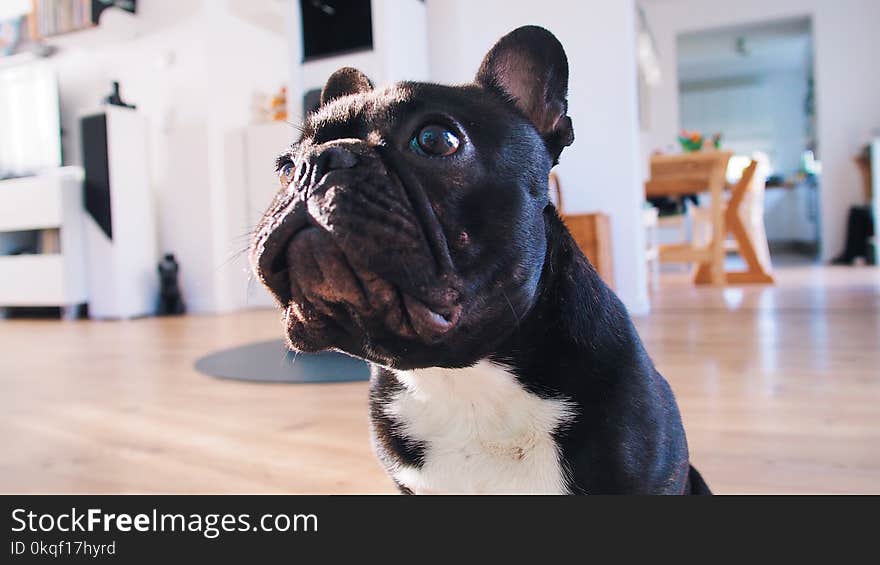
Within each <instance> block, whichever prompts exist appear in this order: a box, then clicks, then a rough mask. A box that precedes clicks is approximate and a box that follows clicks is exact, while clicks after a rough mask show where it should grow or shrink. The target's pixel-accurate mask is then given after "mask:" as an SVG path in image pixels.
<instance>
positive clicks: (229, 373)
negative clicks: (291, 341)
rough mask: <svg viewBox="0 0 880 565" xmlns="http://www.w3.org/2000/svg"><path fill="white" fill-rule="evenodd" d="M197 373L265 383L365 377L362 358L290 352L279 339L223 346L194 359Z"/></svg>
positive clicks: (366, 370)
mask: <svg viewBox="0 0 880 565" xmlns="http://www.w3.org/2000/svg"><path fill="white" fill-rule="evenodd" d="M195 367H196V370H197V371H199V372H200V373H204V374H206V375H210V376H212V377H219V378H221V379H236V380H242V381H256V382H266V383H342V382H352V381H366V380H369V378H370V369H369V367H368V366H367V364H366V363H365V362H364V361H361V360H360V359H355V358H354V357H349V356H348V355H344V354H342V353H335V352H324V353H294V352H292V351H289V350H288V349H287V347H286V346H285V344H284V341H282V340H280V339H277V340H275V339H273V340H271V341H260V342H257V343H249V344H247V345H240V346H238V347H232V348H230V349H223V350H221V351H217V352H215V353H211V354H209V355H206V356H204V357H202V358H201V359H199V360H197V361H196V365H195Z"/></svg>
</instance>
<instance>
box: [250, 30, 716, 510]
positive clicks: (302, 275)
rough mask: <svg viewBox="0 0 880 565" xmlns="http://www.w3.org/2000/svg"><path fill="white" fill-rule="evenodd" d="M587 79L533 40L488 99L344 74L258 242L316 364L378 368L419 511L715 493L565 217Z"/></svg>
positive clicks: (500, 62)
mask: <svg viewBox="0 0 880 565" xmlns="http://www.w3.org/2000/svg"><path fill="white" fill-rule="evenodd" d="M567 85H568V61H567V59H566V56H565V52H564V50H563V48H562V45H560V43H559V41H558V40H557V39H556V38H555V37H554V36H553V35H552V34H551V33H550V32H548V31H547V30H545V29H542V28H539V27H532V26H529V27H522V28H519V29H517V30H514V31H513V32H511V33H509V34H508V35H506V36H504V37H503V38H501V39H500V40H499V41H498V43H497V44H496V45H495V46H494V47H493V48H492V50H491V51H490V52H489V53H488V54H487V55H486V58H485V59H484V61H483V63H482V65H481V67H480V69H479V72H478V73H477V76H476V79H475V81H474V83H473V84H467V85H463V86H455V87H451V86H441V85H436V84H424V83H412V82H402V83H398V84H395V85H393V86H389V87H387V88H384V89H380V90H375V89H373V86H372V84H371V83H370V81H369V80H368V79H367V78H366V77H365V76H364V75H363V74H361V73H360V72H359V71H357V70H355V69H351V68H344V69H340V70H339V71H337V72H336V73H334V74H333V75H332V76H331V77H330V79H329V80H328V81H327V84H326V85H325V86H324V89H323V91H322V94H321V105H320V107H319V109H318V110H317V111H316V112H315V113H313V114H312V115H310V116H309V117H308V119H307V121H306V124H305V126H304V129H303V132H302V138H301V139H300V140H299V141H298V142H296V143H295V144H293V146H292V147H291V148H290V149H289V150H288V151H286V152H285V153H284V154H283V155H281V157H280V158H279V159H278V163H277V165H278V171H279V175H280V178H281V189H280V191H279V192H278V194H277V196H276V198H275V200H274V202H273V203H272V205H271V206H270V208H269V210H268V211H267V212H266V214H265V216H264V218H263V219H262V221H261V222H260V225H259V226H258V228H257V231H256V235H255V239H254V242H253V245H252V250H251V260H252V263H253V265H254V270H255V272H256V274H257V276H258V277H259V278H260V280H261V281H262V282H263V283H264V284H265V285H266V286H267V287H268V288H269V289H270V291H271V292H272V293H273V294H274V296H275V298H276V299H277V301H278V302H279V304H280V305H281V306H282V307H283V308H284V322H285V325H286V332H287V337H288V340H289V344H290V346H291V347H292V348H294V349H297V350H300V351H319V350H324V349H337V350H341V351H344V352H346V353H349V354H351V355H355V356H358V357H362V358H364V359H366V360H368V361H369V362H370V363H371V364H372V367H373V375H372V382H371V416H372V431H373V440H374V445H375V448H376V451H377V453H378V455H379V458H380V459H381V461H382V463H383V464H384V465H385V467H386V469H387V471H388V472H389V474H390V475H391V477H392V478H393V479H394V481H395V482H396V484H397V485H398V487H399V488H400V490H401V491H402V492H405V493H432V492H434V493H436V492H521V493H572V494H600V493H633V494H702V493H706V494H708V493H709V489H708V487H707V486H706V484H705V482H704V481H703V480H702V478H701V477H700V475H699V473H698V472H697V471H696V470H695V469H694V468H693V467H692V466H691V465H690V463H689V460H688V449H687V442H686V439H685V434H684V430H683V428H682V424H681V419H680V416H679V412H678V408H677V406H676V403H675V399H674V397H673V394H672V391H671V390H670V388H669V385H668V384H667V383H666V381H665V380H664V379H663V377H662V376H661V375H660V374H659V373H658V372H657V370H656V369H655V368H654V365H653V364H652V362H651V359H650V358H649V357H648V355H647V353H646V352H645V349H644V347H643V346H642V343H641V341H640V340H639V337H638V335H637V334H636V331H635V329H634V327H633V325H632V322H631V321H630V319H629V317H628V315H627V312H626V310H625V309H624V307H623V305H622V304H621V303H620V301H619V300H618V298H617V297H616V296H615V295H614V293H613V292H612V291H611V290H610V289H609V288H608V287H607V286H605V284H604V283H603V282H602V280H601V279H600V278H599V276H598V275H597V274H596V272H595V271H594V270H593V268H592V266H591V265H590V263H589V262H588V261H587V259H586V258H585V257H584V255H583V254H582V253H581V251H580V250H579V249H578V247H577V246H576V244H575V243H574V241H573V240H572V238H571V236H570V234H569V232H568V230H567V229H566V228H565V226H564V225H563V223H562V221H561V220H560V218H559V216H558V214H557V212H556V209H555V208H554V206H553V205H552V204H551V203H550V201H549V199H548V174H549V172H550V169H551V167H553V165H555V164H556V162H557V160H558V158H559V155H560V153H561V152H562V150H563V148H564V147H566V146H568V145H570V144H571V143H572V142H573V140H574V134H573V131H572V124H571V119H570V118H569V117H568V116H567V115H566V112H567V105H568V104H567V100H566V93H567Z"/></svg>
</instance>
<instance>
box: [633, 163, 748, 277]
mask: <svg viewBox="0 0 880 565" xmlns="http://www.w3.org/2000/svg"><path fill="white" fill-rule="evenodd" d="M732 156H733V153H731V152H729V151H698V152H695V153H682V154H677V155H654V156H652V157H651V178H650V180H648V181H647V182H645V196H646V197H653V196H683V195H688V194H697V193H700V192H703V191H706V190H708V191H709V193H710V195H711V197H712V200H711V207H710V213H711V217H712V220H713V221H712V226H713V227H712V240H711V243H710V244H709V245H708V246H706V247H697V246H695V245H694V244H693V242H692V241H683V242H681V243H677V244H665V245H661V246H660V260H661V261H663V262H670V263H698V264H701V265H707V266H708V268H709V270H710V273H711V281H712V284H716V285H722V284H724V283H725V278H724V241H723V239H724V211H723V203H722V196H723V192H724V185H725V173H726V171H727V163H728V161H729V160H730V158H731V157H732Z"/></svg>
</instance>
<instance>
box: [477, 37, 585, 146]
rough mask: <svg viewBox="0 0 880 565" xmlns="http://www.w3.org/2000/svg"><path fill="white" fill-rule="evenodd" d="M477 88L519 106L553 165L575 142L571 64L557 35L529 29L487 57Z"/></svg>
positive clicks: (498, 45) (500, 43) (500, 42)
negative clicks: (570, 101) (570, 105)
mask: <svg viewBox="0 0 880 565" xmlns="http://www.w3.org/2000/svg"><path fill="white" fill-rule="evenodd" d="M476 83H477V84H479V85H480V86H482V87H483V88H486V89H488V90H491V91H493V92H496V93H497V94H500V95H501V96H503V97H504V98H505V99H507V100H508V101H509V102H511V103H513V104H514V105H515V106H516V107H517V108H518V109H519V110H520V111H521V112H522V113H523V114H524V115H525V116H526V117H527V118H528V119H529V120H530V121H531V122H532V124H534V125H535V128H537V130H538V133H540V134H541V137H543V138H544V142H545V143H546V145H547V150H548V151H550V155H551V156H552V157H553V162H554V163H556V162H557V161H558V160H559V154H560V153H562V149H563V148H565V147H567V146H569V145H571V144H572V142H573V141H574V129H573V128H572V125H571V118H569V117H568V115H567V114H568V100H567V98H566V97H567V94H568V58H567V57H566V56H565V50H564V49H563V48H562V44H561V43H559V40H558V39H556V36H554V35H553V34H552V33H550V32H549V31H547V30H546V29H544V28H542V27H538V26H524V27H520V28H517V29H515V30H513V31H512V32H510V33H508V34H507V35H505V36H504V37H502V38H501V39H499V40H498V42H497V43H496V44H495V46H494V47H492V49H491V50H490V51H489V53H487V54H486V57H485V58H484V59H483V64H482V65H480V70H479V71H477V76H476Z"/></svg>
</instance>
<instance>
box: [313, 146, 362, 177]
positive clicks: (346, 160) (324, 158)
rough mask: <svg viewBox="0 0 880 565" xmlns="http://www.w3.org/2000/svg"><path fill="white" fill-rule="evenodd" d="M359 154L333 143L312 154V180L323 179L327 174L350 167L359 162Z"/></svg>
mask: <svg viewBox="0 0 880 565" xmlns="http://www.w3.org/2000/svg"><path fill="white" fill-rule="evenodd" d="M357 161H358V160H357V155H355V154H354V153H352V152H351V151H349V150H348V149H346V148H345V147H341V146H339V145H331V146H330V147H327V148H324V149H322V150H320V151H319V152H317V153H315V154H314V155H312V158H311V167H312V182H314V183H316V182H318V181H320V180H321V177H323V176H324V175H325V174H327V173H329V172H330V171H336V170H339V169H350V168H352V167H354V166H355V165H356V164H357Z"/></svg>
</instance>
